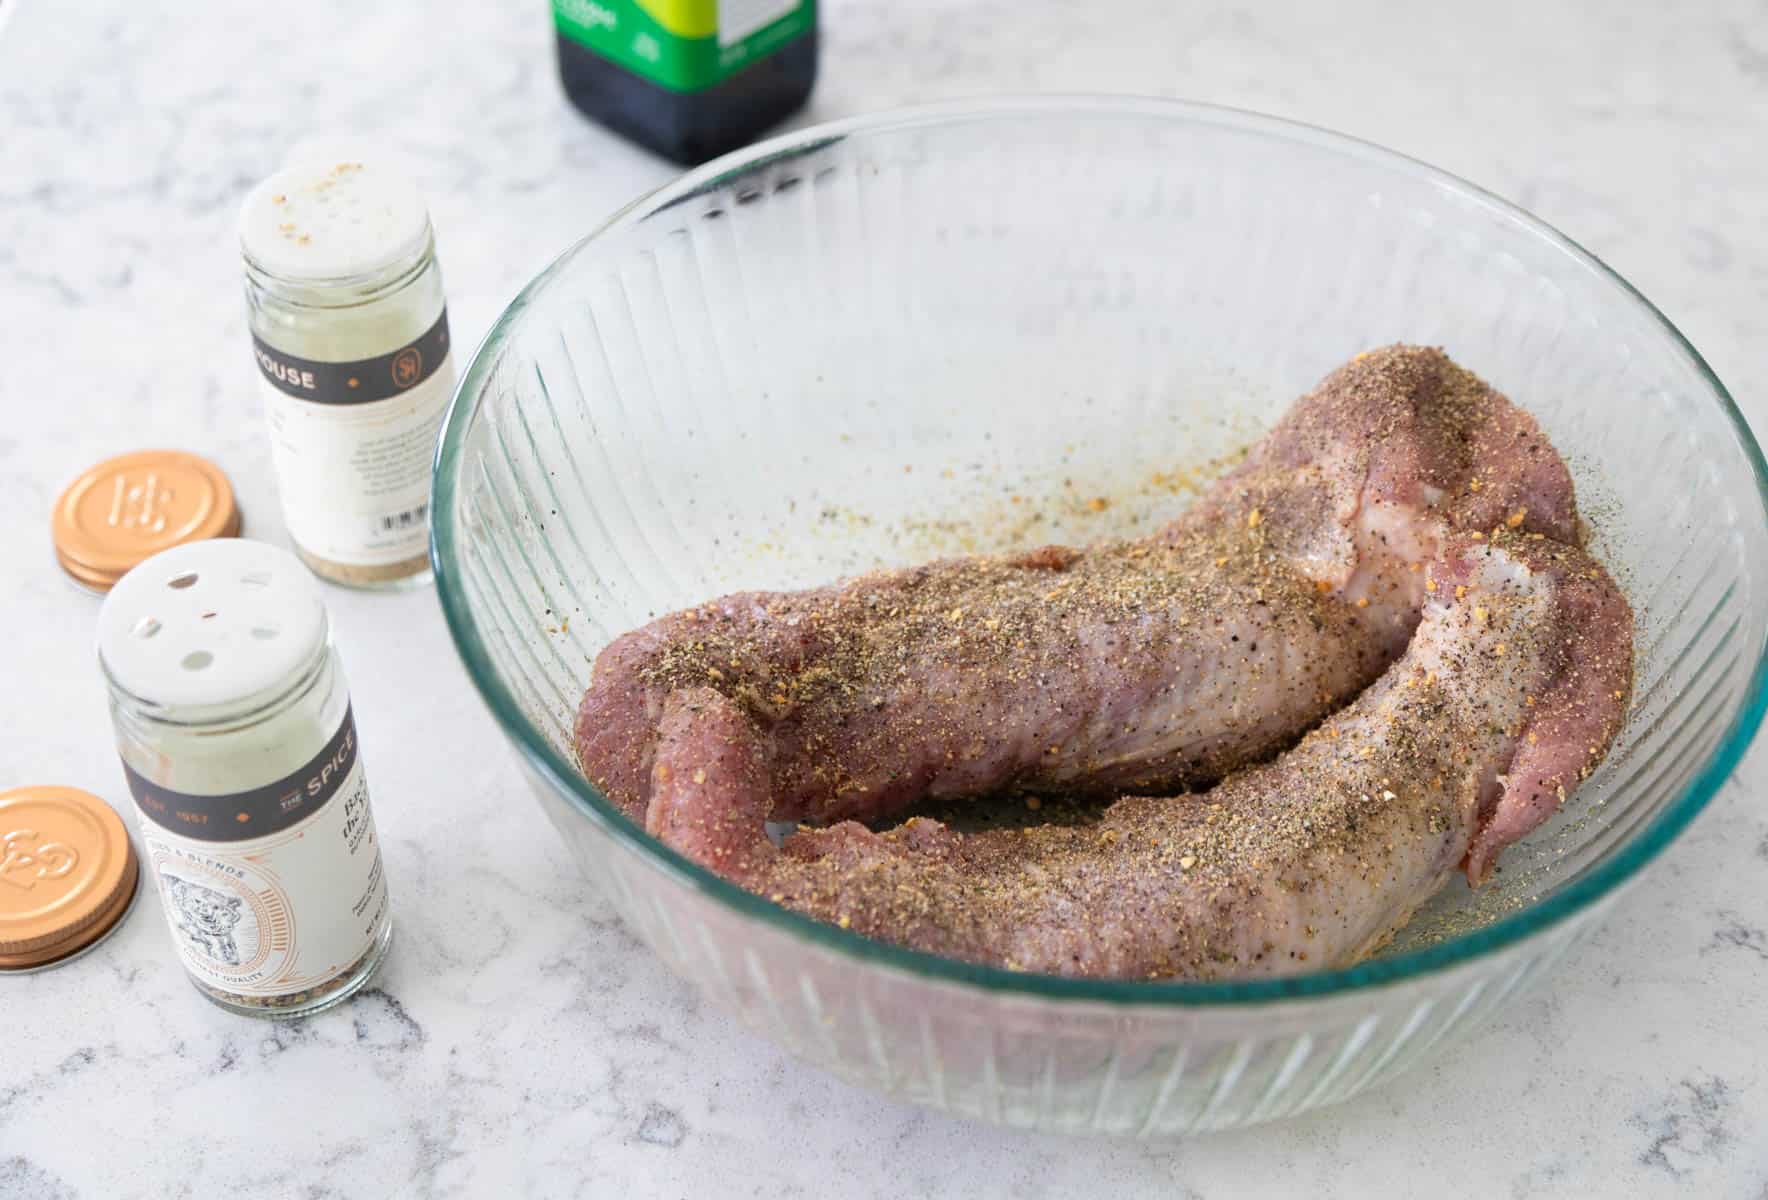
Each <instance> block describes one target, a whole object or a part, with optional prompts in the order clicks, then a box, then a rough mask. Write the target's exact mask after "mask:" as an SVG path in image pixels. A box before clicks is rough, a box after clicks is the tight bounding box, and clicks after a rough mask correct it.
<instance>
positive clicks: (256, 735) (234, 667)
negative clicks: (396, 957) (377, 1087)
mask: <svg viewBox="0 0 1768 1200" xmlns="http://www.w3.org/2000/svg"><path fill="white" fill-rule="evenodd" d="M98 655H99V662H100V665H101V666H102V668H103V671H104V675H105V679H106V681H107V683H108V684H109V685H110V702H111V703H110V709H111V720H112V723H113V725H114V726H115V729H116V737H117V749H118V752H119V753H120V754H121V756H122V760H123V774H124V776H125V778H126V779H127V781H128V785H129V791H130V793H131V794H132V795H133V796H134V797H135V804H136V808H137V811H138V813H139V815H140V821H139V826H140V831H141V847H142V854H141V861H142V869H143V871H144V872H145V873H146V874H148V875H149V876H151V877H152V878H153V880H154V882H155V885H156V886H157V887H158V888H159V891H160V898H161V900H162V902H163V907H164V909H165V912H166V918H167V922H168V924H169V925H170V926H171V930H172V941H173V944H174V945H175V946H176V947H177V950H178V955H179V957H180V958H181V959H182V960H183V963H184V966H185V969H186V970H187V971H188V972H189V974H190V977H191V979H192V981H193V982H194V983H195V984H196V986H197V987H198V988H199V989H200V990H201V991H203V992H204V993H205V994H206V995H207V996H208V997H209V998H210V999H211V1000H213V1001H215V1002H216V1003H217V1004H219V1005H221V1006H222V1007H223V1008H227V1009H231V1010H233V1011H235V1012H241V1013H249V1014H253V1015H260V1016H295V1015H298V1014H303V1013H309V1012H313V1011H315V1010H317V1009H321V1008H324V1007H327V1006H328V1005H331V1004H335V1003H337V1002H338V1001H340V1000H342V999H344V998H345V997H346V996H348V995H349V994H350V993H351V992H354V991H355V990H356V989H357V988H359V987H361V986H362V985H363V984H364V983H365V982H367V980H368V979H369V977H370V976H371V975H373V974H374V970H375V968H376V966H378V965H379V963H380V960H381V958H382V956H383V955H385V953H386V950H387V945H388V943H389V941H390V939H391V937H392V931H393V927H392V920H391V916H390V914H389V911H388V906H387V885H386V880H385V878H384V876H383V873H382V868H381V854H380V842H379V839H378V838H377V836H376V834H375V827H374V818H373V815H372V814H371V813H370V811H369V798H368V785H367V782H366V780H365V778H364V776H363V769H362V761H361V753H360V748H359V746H358V745H357V738H356V722H355V719H354V717H353V714H352V712H351V708H350V697H349V692H348V690H347V689H346V687H345V684H344V675H343V670H342V668H341V666H340V664H339V661H338V652H337V650H336V649H335V648H334V647H333V645H332V643H331V638H330V633H329V623H328V621H327V617H326V612H325V606H324V604H323V603H322V602H321V600H320V596H319V588H318V585H317V584H316V583H315V582H314V581H313V578H312V576H310V575H309V574H308V573H307V572H306V571H305V570H304V569H303V568H302V566H301V564H300V563H299V562H298V561H297V560H296V559H295V558H294V557H293V556H292V555H290V554H289V553H288V552H287V551H284V550H280V549H278V548H276V547H274V546H268V545H265V544H264V543H262V542H252V541H245V540H241V539H226V540H219V541H205V542H194V543H191V544H188V545H184V546H179V547H176V548H174V549H171V550H167V551H165V552H164V553H161V554H158V555H155V556H154V557H153V558H150V559H148V560H147V561H146V562H144V563H142V564H141V565H140V566H138V567H136V568H135V569H134V570H133V571H131V572H129V574H127V575H125V576H124V577H123V578H122V580H121V581H120V582H119V583H118V584H117V585H116V587H115V588H113V589H112V590H111V593H110V595H109V596H108V597H106V599H105V602H104V607H103V609H102V610H101V612H100V614H99V619H98Z"/></svg>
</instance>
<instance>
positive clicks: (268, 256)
mask: <svg viewBox="0 0 1768 1200" xmlns="http://www.w3.org/2000/svg"><path fill="white" fill-rule="evenodd" d="M429 237H430V213H429V209H428V208H426V207H425V206H424V199H423V197H422V196H421V195H419V194H418V190H417V189H416V188H415V187H413V186H412V185H411V184H410V183H408V182H406V181H405V179H403V178H402V177H401V176H400V175H399V174H398V172H396V171H389V170H387V169H386V168H385V167H377V166H375V165H373V164H365V163H360V162H354V161H349V160H344V161H331V162H316V161H311V160H309V161H303V162H301V163H298V164H296V165H295V166H291V167H288V168H287V169H285V170H282V171H278V172H277V173H276V174H274V175H272V176H271V177H270V178H269V179H266V180H265V181H264V182H263V183H261V184H259V185H258V186H257V187H256V188H254V189H252V192H251V194H250V195H249V196H247V197H246V202H245V204H244V206H243V207H241V209H240V214H239V244H240V250H241V251H242V252H243V253H244V255H245V256H246V258H247V259H248V260H250V262H251V263H252V264H254V265H255V266H257V267H258V268H260V269H261V270H264V271H266V272H268V273H269V274H271V275H274V276H277V277H279V278H282V279H289V280H296V281H299V282H303V283H327V282H337V281H340V280H344V279H349V278H351V277H354V276H361V275H368V274H372V273H374V272H376V271H379V270H383V269H385V268H387V267H390V266H391V265H392V264H394V263H397V262H403V261H405V260H406V259H408V258H411V257H412V256H414V255H416V254H419V253H421V252H422V250H423V248H424V246H425V245H426V244H427V243H428V240H429Z"/></svg>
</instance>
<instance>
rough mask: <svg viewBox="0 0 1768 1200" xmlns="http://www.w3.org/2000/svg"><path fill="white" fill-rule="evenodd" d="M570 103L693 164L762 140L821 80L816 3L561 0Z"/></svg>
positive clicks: (557, 8) (557, 11) (556, 3)
mask: <svg viewBox="0 0 1768 1200" xmlns="http://www.w3.org/2000/svg"><path fill="white" fill-rule="evenodd" d="M553 23H554V25H555V26H556V27H557V30H558V42H559V75H560V77H561V78H562V79H563V80H564V84H565V94H566V95H567V96H569V97H570V98H571V103H573V104H575V105H576V106H577V107H578V108H580V109H582V110H583V111H584V112H585V113H587V114H588V115H589V116H590V117H592V118H594V119H595V120H597V121H600V122H601V123H602V124H604V125H606V126H608V127H609V128H610V129H613V130H614V131H615V132H617V133H620V134H623V135H624V136H626V137H629V138H631V139H632V140H634V141H636V142H638V143H640V144H641V145H644V146H648V147H650V148H651V149H652V150H655V151H656V152H657V153H659V154H662V155H666V156H667V157H669V158H672V159H674V160H675V161H676V162H679V163H686V164H689V165H692V164H694V163H700V162H704V161H705V160H707V159H709V158H715V157H717V156H718V155H720V154H723V153H725V152H726V151H728V150H735V149H736V148H738V147H739V146H744V145H747V144H748V143H749V142H751V141H753V140H754V139H755V138H756V137H757V136H758V135H759V134H760V133H761V132H762V131H763V130H765V129H767V128H768V127H769V126H770V125H773V124H775V123H776V122H778V121H780V120H783V119H784V118H785V117H787V116H789V115H791V113H793V112H794V111H796V110H797V109H798V108H799V107H800V106H801V105H802V104H803V103H804V101H805V99H806V98H807V97H809V95H810V89H811V85H812V84H813V83H815V82H816V52H817V33H816V0H553Z"/></svg>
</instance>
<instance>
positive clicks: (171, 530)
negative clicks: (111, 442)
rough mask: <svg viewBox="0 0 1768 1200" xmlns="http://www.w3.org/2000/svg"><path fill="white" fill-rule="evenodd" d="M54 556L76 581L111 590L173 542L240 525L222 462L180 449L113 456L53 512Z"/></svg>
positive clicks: (229, 532)
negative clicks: (138, 566)
mask: <svg viewBox="0 0 1768 1200" xmlns="http://www.w3.org/2000/svg"><path fill="white" fill-rule="evenodd" d="M50 528H51V531H52V533H53V534H54V537H55V558H56V561H57V562H59V563H60V564H61V567H62V570H64V571H66V572H67V573H68V574H69V575H70V576H72V577H73V578H74V580H75V581H77V582H79V583H81V584H84V585H85V586H87V587H89V588H93V589H95V590H97V591H101V592H102V591H107V590H109V588H110V587H111V585H113V584H114V583H116V581H117V580H118V579H119V578H121V577H122V576H123V574H124V573H125V572H127V571H128V570H129V569H130V568H132V567H134V566H135V564H137V563H139V562H141V561H142V560H144V559H147V558H150V557H152V556H153V555H155V554H158V553H159V552H160V551H162V550H166V549H169V548H170V547H172V546H178V545H182V544H183V543H185V542H194V541H200V540H202V539H205V538H216V537H234V536H237V535H238V533H239V531H240V515H239V507H238V506H237V505H236V504H235V502H234V499H233V487H232V485H230V484H229V483H228V482H227V476H226V475H224V474H222V472H221V468H219V467H217V466H216V465H215V464H214V463H212V462H210V461H209V460H208V459H206V458H200V457H198V456H197V455H195V454H186V453H185V452H184V451H182V450H140V451H137V452H136V453H134V454H124V455H121V456H119V457H117V458H112V459H107V460H105V461H104V462H101V463H99V464H98V465H97V466H95V467H92V468H90V469H89V470H87V471H86V472H85V473H84V474H82V475H81V476H80V477H79V478H78V479H76V480H74V481H73V482H72V483H70V484H69V485H68V486H67V488H66V490H64V491H63V492H62V494H61V497H60V498H59V499H58V500H56V502H55V512H54V514H53V516H52V517H51V519H50Z"/></svg>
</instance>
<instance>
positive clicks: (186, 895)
mask: <svg viewBox="0 0 1768 1200" xmlns="http://www.w3.org/2000/svg"><path fill="white" fill-rule="evenodd" d="M160 876H161V878H163V879H164V880H165V881H166V896H167V898H168V899H169V900H171V902H172V908H173V911H174V912H175V913H176V915H177V920H178V928H179V929H180V930H181V931H182V932H183V933H184V936H185V937H187V938H189V939H190V944H191V945H192V946H194V947H196V949H197V950H198V951H199V952H201V953H202V954H204V955H206V956H207V957H209V958H212V959H215V960H216V961H217V962H224V963H226V964H228V965H229V966H238V965H239V947H238V945H237V944H235V942H234V940H233V930H234V926H236V925H238V924H239V920H240V916H241V913H240V899H239V897H238V896H229V895H227V894H226V893H225V892H218V891H216V890H215V889H214V888H210V887H204V886H203V885H202V884H200V883H192V882H191V881H190V880H188V879H180V878H178V876H176V875H173V874H172V873H171V872H169V871H162V872H161V873H160Z"/></svg>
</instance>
